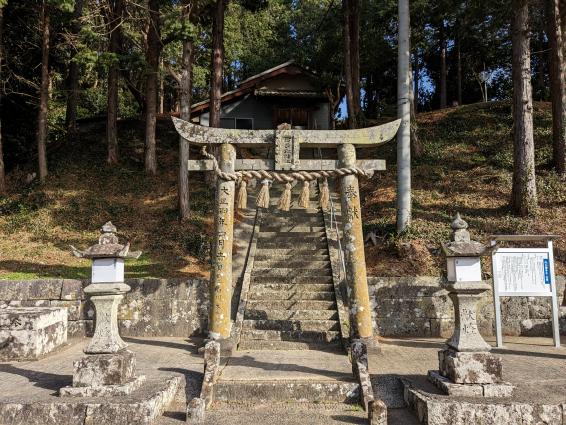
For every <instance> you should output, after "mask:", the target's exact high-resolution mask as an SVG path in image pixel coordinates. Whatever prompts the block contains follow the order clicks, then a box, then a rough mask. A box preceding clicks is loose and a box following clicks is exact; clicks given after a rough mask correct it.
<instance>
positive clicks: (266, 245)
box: [257, 239, 328, 251]
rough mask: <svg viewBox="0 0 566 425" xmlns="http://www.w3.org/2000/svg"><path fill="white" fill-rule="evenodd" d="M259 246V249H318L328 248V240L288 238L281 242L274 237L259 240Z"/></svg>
mask: <svg viewBox="0 0 566 425" xmlns="http://www.w3.org/2000/svg"><path fill="white" fill-rule="evenodd" d="M257 248H258V249H299V250H301V251H303V250H305V251H308V250H313V251H314V250H318V249H327V248H328V244H327V243H326V240H324V241H313V242H307V241H303V240H301V241H296V240H294V241H293V240H287V241H281V242H274V241H273V240H272V239H268V240H258V241H257Z"/></svg>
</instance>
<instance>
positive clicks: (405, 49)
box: [397, 0, 411, 233]
mask: <svg viewBox="0 0 566 425" xmlns="http://www.w3.org/2000/svg"><path fill="white" fill-rule="evenodd" d="M398 3H399V6H398V10H399V35H398V40H399V41H398V49H399V50H398V60H397V116H398V117H399V118H401V127H400V128H399V131H398V133H397V232H398V233H401V232H404V231H405V230H406V229H407V227H408V226H409V225H410V223H411V105H410V103H411V99H410V85H411V69H410V62H411V43H410V17H409V0H399V2H398Z"/></svg>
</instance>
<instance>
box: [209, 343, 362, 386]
mask: <svg viewBox="0 0 566 425" xmlns="http://www.w3.org/2000/svg"><path fill="white" fill-rule="evenodd" d="M346 378H347V379H349V380H350V379H352V366H351V365H350V362H349V361H348V356H346V354H345V353H344V352H343V351H334V352H323V351H315V350H278V351H237V352H236V353H235V354H234V356H232V357H231V358H230V359H229V360H228V362H227V364H226V365H225V366H224V368H223V369H222V371H221V376H220V379H221V380H225V381H244V380H245V381H250V380H252V381H275V380H286V381H291V380H292V381H300V380H312V379H316V380H317V381H335V380H343V379H346Z"/></svg>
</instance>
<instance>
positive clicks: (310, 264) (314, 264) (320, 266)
mask: <svg viewBox="0 0 566 425" xmlns="http://www.w3.org/2000/svg"><path fill="white" fill-rule="evenodd" d="M255 267H257V268H259V269H265V268H294V269H317V270H326V269H331V266H330V259H328V258H327V259H316V260H311V259H307V258H305V259H304V260H292V259H287V258H282V259H281V258H274V259H269V260H267V259H265V260H259V261H258V260H257V259H256V260H254V268H255Z"/></svg>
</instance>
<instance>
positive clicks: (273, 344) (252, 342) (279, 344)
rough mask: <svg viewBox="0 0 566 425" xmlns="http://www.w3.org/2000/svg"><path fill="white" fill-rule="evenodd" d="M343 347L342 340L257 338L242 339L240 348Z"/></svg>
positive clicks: (323, 348) (312, 348)
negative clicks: (264, 339) (270, 339)
mask: <svg viewBox="0 0 566 425" xmlns="http://www.w3.org/2000/svg"><path fill="white" fill-rule="evenodd" d="M340 348H342V343H341V342H340V341H333V342H305V341H261V340H257V339H249V340H245V341H244V340H242V341H240V344H239V345H238V350H318V351H335V350H338V349H340Z"/></svg>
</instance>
